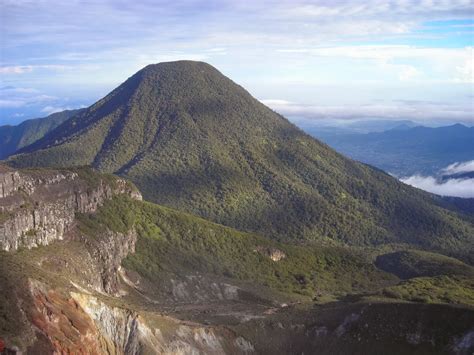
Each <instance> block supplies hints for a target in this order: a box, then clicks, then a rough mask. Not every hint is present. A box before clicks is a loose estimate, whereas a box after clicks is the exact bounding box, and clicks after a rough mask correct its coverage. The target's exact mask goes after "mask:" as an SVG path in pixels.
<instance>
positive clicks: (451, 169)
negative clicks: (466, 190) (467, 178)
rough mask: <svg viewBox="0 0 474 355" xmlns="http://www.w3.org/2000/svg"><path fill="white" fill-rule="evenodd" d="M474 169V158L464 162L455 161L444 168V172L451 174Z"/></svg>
mask: <svg viewBox="0 0 474 355" xmlns="http://www.w3.org/2000/svg"><path fill="white" fill-rule="evenodd" d="M471 171H474V160H470V161H466V162H462V163H454V164H451V165H449V166H447V167H446V168H444V169H443V170H442V173H443V174H446V175H450V174H458V173H467V172H471Z"/></svg>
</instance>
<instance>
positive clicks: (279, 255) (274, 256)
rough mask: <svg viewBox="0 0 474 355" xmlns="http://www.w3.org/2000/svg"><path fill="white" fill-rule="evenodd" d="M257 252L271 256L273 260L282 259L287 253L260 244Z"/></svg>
mask: <svg viewBox="0 0 474 355" xmlns="http://www.w3.org/2000/svg"><path fill="white" fill-rule="evenodd" d="M255 252H257V253H260V254H262V255H263V256H266V257H269V258H270V259H272V260H273V261H280V260H282V259H284V258H286V254H285V253H284V252H283V251H281V250H280V249H277V248H273V247H264V246H259V247H257V248H256V249H255Z"/></svg>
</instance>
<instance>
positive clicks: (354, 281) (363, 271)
mask: <svg viewBox="0 0 474 355" xmlns="http://www.w3.org/2000/svg"><path fill="white" fill-rule="evenodd" d="M79 220H80V222H81V223H80V225H79V228H80V229H81V230H82V231H83V232H84V233H86V234H88V235H90V236H94V235H99V236H100V234H101V233H100V232H101V231H103V230H104V229H105V228H111V229H112V230H115V231H117V232H122V233H124V232H126V231H127V230H128V229H130V228H132V226H134V227H135V228H136V229H137V231H138V233H139V240H138V244H137V248H136V253H135V254H132V255H130V256H129V257H128V258H127V259H126V260H125V262H124V266H125V267H127V268H128V269H130V270H135V271H137V272H138V273H139V274H141V275H142V276H144V277H145V278H147V279H149V280H151V281H158V280H159V279H160V278H165V277H170V274H178V275H185V274H188V273H189V272H195V271H198V272H201V273H204V274H213V275H217V276H220V277H228V278H234V279H237V280H242V281H252V282H257V283H258V284H260V285H262V286H267V287H270V288H272V289H274V290H278V291H282V292H286V293H297V294H302V295H305V296H310V297H316V298H317V299H319V298H321V299H324V298H326V297H329V296H335V297H338V296H342V295H345V294H347V293H351V292H363V291H365V290H370V289H377V288H380V287H382V286H384V285H387V284H388V283H393V282H394V280H396V279H395V278H394V277H391V276H390V275H388V274H386V273H384V272H382V271H379V270H377V269H376V268H375V267H374V265H372V264H371V263H370V262H367V261H366V260H365V258H364V257H363V256H362V255H358V254H357V253H355V252H354V251H351V250H350V249H348V248H342V247H329V246H318V247H316V246H312V247H301V246H294V245H288V244H283V243H277V242H274V241H271V240H269V239H266V238H264V237H261V236H258V235H255V234H248V233H242V232H239V231H236V230H234V229H231V228H228V227H224V226H221V225H217V224H214V223H211V222H208V221H205V220H203V219H201V218H198V217H194V216H191V215H188V214H184V213H181V212H177V211H174V210H171V209H168V208H165V207H161V206H157V205H154V204H151V203H146V202H137V201H132V200H130V199H128V198H126V197H123V196H122V197H116V198H114V199H113V200H112V201H109V202H107V203H106V204H105V205H104V206H103V207H102V208H101V209H100V210H99V211H98V213H97V214H93V215H81V216H79ZM258 247H273V248H276V249H278V250H281V251H282V252H284V253H285V255H286V257H285V258H284V259H282V260H280V261H278V262H275V261H273V260H271V259H270V258H269V257H268V256H267V255H265V254H263V253H259V252H258V251H257V249H258Z"/></svg>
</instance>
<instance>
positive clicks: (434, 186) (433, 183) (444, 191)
mask: <svg viewBox="0 0 474 355" xmlns="http://www.w3.org/2000/svg"><path fill="white" fill-rule="evenodd" d="M471 171H474V160H471V161H467V162H462V163H454V164H451V165H449V166H447V167H446V168H444V169H442V170H441V172H442V173H443V174H448V175H449V174H456V173H464V172H471ZM401 181H402V182H404V183H405V184H408V185H411V186H415V187H417V188H419V189H422V190H425V191H428V192H432V193H434V194H437V195H442V196H455V197H464V198H467V197H474V179H472V178H466V179H449V180H444V181H441V180H440V179H437V178H435V177H433V176H420V175H415V176H410V177H408V178H404V179H401Z"/></svg>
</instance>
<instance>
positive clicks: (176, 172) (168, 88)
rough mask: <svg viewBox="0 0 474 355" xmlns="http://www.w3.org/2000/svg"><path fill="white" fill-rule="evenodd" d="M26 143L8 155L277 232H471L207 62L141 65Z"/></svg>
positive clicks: (355, 239)
mask: <svg viewBox="0 0 474 355" xmlns="http://www.w3.org/2000/svg"><path fill="white" fill-rule="evenodd" d="M22 152H23V153H24V154H22V155H19V156H15V157H13V158H12V159H11V161H10V164H13V165H15V166H20V167H21V166H38V165H40V166H57V165H59V166H73V165H92V166H93V167H95V168H97V169H99V170H101V171H105V172H111V173H116V174H119V175H121V176H123V177H126V178H128V179H130V180H132V181H133V182H134V183H135V184H136V185H137V186H138V187H139V189H140V190H141V191H142V193H143V196H144V198H145V199H147V200H150V201H153V202H157V203H160V204H163V205H167V206H170V207H174V208H177V209H179V210H182V211H185V212H190V213H194V214H197V215H200V216H202V217H204V218H207V219H210V220H212V221H214V222H218V223H221V224H225V225H228V226H231V227H236V228H238V229H241V230H246V231H254V232H259V233H262V234H264V235H266V236H269V237H271V238H276V239H287V240H288V239H291V240H294V239H300V240H306V241H307V240H318V239H321V240H328V239H329V240H331V239H332V240H335V241H336V242H337V243H348V244H356V245H361V244H363V245H367V244H376V243H383V242H387V241H390V242H394V243H400V242H401V243H405V242H414V243H418V244H421V243H425V244H428V243H430V245H432V246H433V248H434V247H438V246H437V245H438V244H436V243H437V241H438V240H440V244H439V248H442V247H443V246H442V244H441V240H445V239H449V238H455V239H460V238H461V239H462V238H464V237H465V236H466V233H467V234H469V233H470V230H469V228H468V227H467V226H465V225H463V224H462V222H456V223H457V224H456V223H453V224H450V222H449V219H448V218H445V217H444V216H443V215H442V214H440V212H438V210H437V207H434V206H430V204H431V203H432V202H429V199H428V197H427V196H428V195H427V194H424V193H422V192H420V191H417V190H415V189H413V188H411V187H408V186H406V185H404V184H402V183H400V182H398V181H397V180H396V179H394V178H392V177H390V176H388V175H386V174H384V173H382V172H380V171H376V170H374V169H372V168H370V167H368V166H364V165H362V164H359V163H357V162H354V161H351V160H349V159H346V158H345V157H343V156H342V155H340V154H338V153H336V152H335V151H334V150H332V149H330V148H329V147H328V146H326V145H323V144H321V143H320V142H319V141H317V140H315V139H313V138H311V137H310V136H308V135H306V134H305V133H303V132H302V131H301V130H299V129H298V128H296V127H295V126H294V125H293V124H291V123H290V122H289V121H288V120H286V119H285V118H284V117H282V116H280V115H279V114H277V113H275V112H274V111H272V110H271V109H269V108H268V107H266V106H265V105H263V104H262V103H260V102H259V101H258V100H256V99H255V98H253V97H252V96H251V95H250V94H249V93H248V92H247V91H246V90H245V89H244V88H242V87H241V86H239V85H237V84H235V83H234V82H233V81H232V80H231V79H229V78H227V77H225V76H224V75H222V74H221V73H220V72H219V71H218V70H217V69H215V68H213V67H212V66H210V65H209V64H206V63H203V62H192V61H178V62H167V63H159V64H153V65H149V66H147V67H145V68H144V69H142V70H140V71H139V72H137V73H136V74H135V75H134V76H132V77H130V78H129V79H128V80H127V81H126V82H125V83H123V84H122V85H120V86H119V87H118V88H116V89H115V90H114V91H112V92H111V93H110V94H109V95H107V96H106V97H104V98H103V99H101V100H99V101H98V102H96V103H95V104H94V105H92V106H91V107H89V108H88V109H86V110H85V111H84V112H82V113H81V114H80V115H77V116H75V117H73V118H72V119H70V120H68V121H66V122H65V123H64V124H62V125H61V126H59V127H57V128H56V129H55V130H53V131H52V132H50V133H49V134H48V135H47V136H45V137H44V138H43V139H41V140H39V141H38V142H36V143H35V144H33V145H31V146H29V147H27V148H25V149H24V150H23V151H22ZM410 216H416V218H412V217H410ZM361 221H363V223H361ZM463 228H464V229H463ZM439 230H442V231H443V236H442V237H443V238H444V239H438V237H439V236H438V234H437V233H438V231H439ZM420 231H423V233H420ZM466 231H467V232H466ZM454 244H456V243H454V242H453V245H454ZM443 245H444V244H443ZM456 245H461V244H460V243H457V244H456ZM461 252H462V251H460V253H461Z"/></svg>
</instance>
